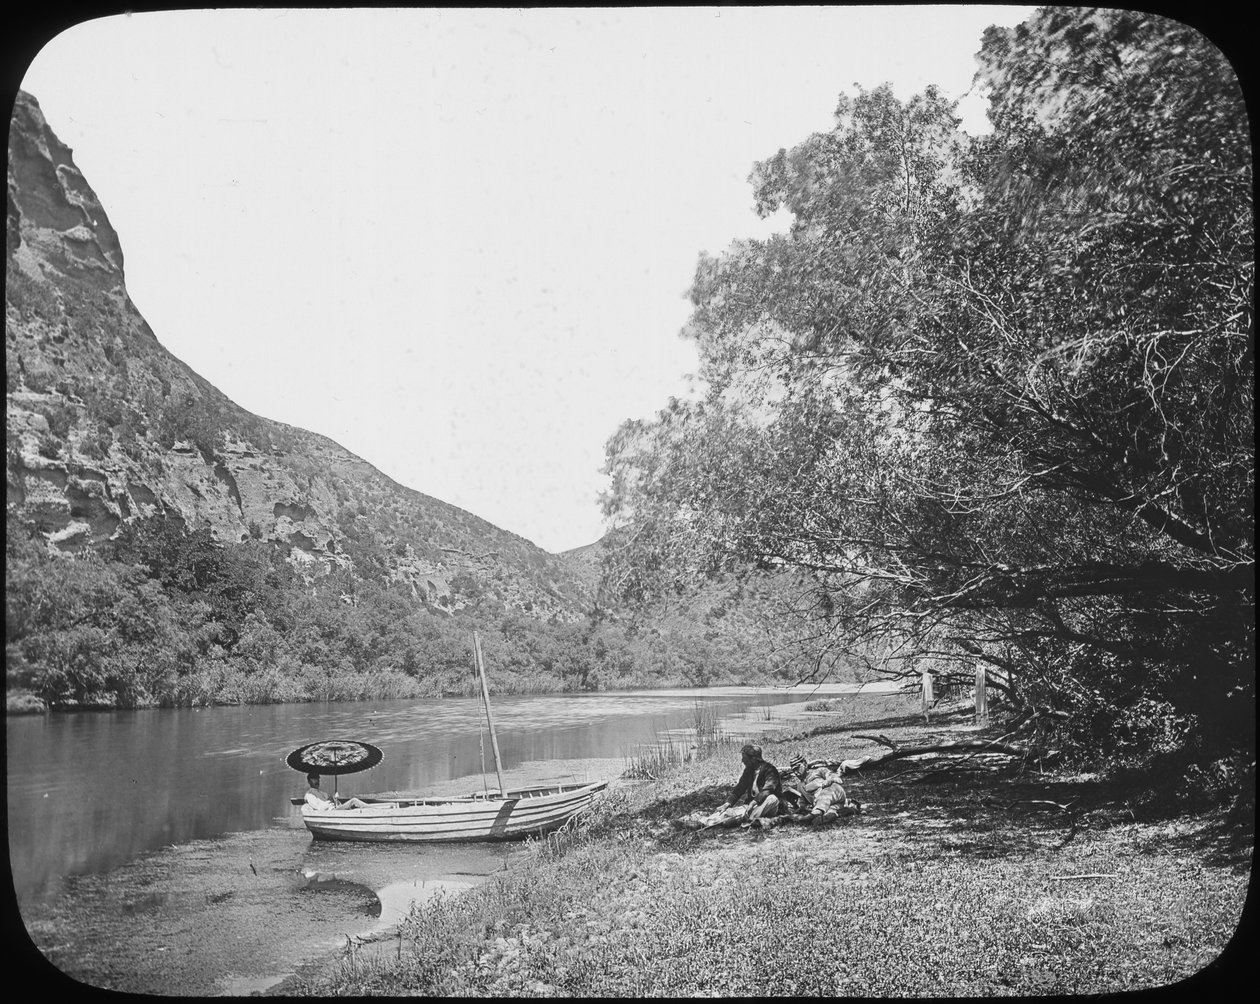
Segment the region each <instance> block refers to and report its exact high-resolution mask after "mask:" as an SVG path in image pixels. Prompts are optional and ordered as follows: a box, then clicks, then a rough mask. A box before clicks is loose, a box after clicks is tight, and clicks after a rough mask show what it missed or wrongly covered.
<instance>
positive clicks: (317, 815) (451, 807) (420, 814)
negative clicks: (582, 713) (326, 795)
mask: <svg viewBox="0 0 1260 1004" xmlns="http://www.w3.org/2000/svg"><path fill="white" fill-rule="evenodd" d="M607 786H608V782H607V781H596V782H593V783H591V784H561V785H555V786H552V787H541V788H526V789H521V790H519V791H508V792H505V793H504V794H502V795H500V794H499V793H498V792H492V793H490V794H486V795H483V794H476V795H467V796H464V797H459V798H417V799H396V800H390V801H386V800H384V799H374V798H365V799H362V801H364V802H367V803H368V804H367V805H366V806H365V807H363V808H361V809H332V808H328V809H316V808H313V807H311V806H309V805H306V804H305V802H304V801H303V800H302V799H294V800H293V801H294V802H297V803H299V804H301V805H302V821H303V822H304V823H306V828H307V829H308V830H310V831H311V833H312V834H314V836H315V839H317V840H368V841H423V842H429V843H440V842H452V841H465V840H470V841H471V840H519V839H520V838H522V837H528V836H533V835H534V834H538V833H547V832H549V831H551V830H554V829H557V828H558V827H561V826H563V825H564V824H565V823H566V822H568V821H569V820H570V819H571V818H573V816H575V815H577V814H578V813H579V812H581V811H582V810H583V809H585V808H587V807H588V806H589V805H590V804H591V802H593V801H594V800H595V797H596V795H598V794H599V792H601V791H603V790H604V789H605V788H606V787H607Z"/></svg>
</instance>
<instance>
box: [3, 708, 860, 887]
mask: <svg viewBox="0 0 1260 1004" xmlns="http://www.w3.org/2000/svg"><path fill="white" fill-rule="evenodd" d="M840 689H841V688H840V687H828V688H825V689H824V690H821V691H818V692H819V693H820V694H822V693H834V692H838V691H839V690H840ZM845 689H851V688H845ZM814 692H815V690H814V688H809V689H804V688H797V689H796V690H794V691H786V690H783V689H769V688H767V689H764V690H753V689H751V688H740V687H730V688H718V689H712V690H700V689H697V690H670V691H620V692H607V693H596V694H560V695H545V696H516V697H499V698H496V699H495V700H494V716H495V727H496V731H497V732H498V736H499V751H500V754H501V755H502V757H503V766H504V770H505V775H507V776H508V777H509V780H508V783H509V784H511V783H512V780H511V779H512V778H520V779H522V780H523V781H525V782H532V781H538V782H543V781H553V780H566V781H567V780H588V779H591V780H593V779H594V776H595V775H593V774H592V771H599V772H600V773H601V774H602V773H604V772H606V771H607V770H609V769H613V770H614V771H615V773H620V770H621V769H622V768H624V761H625V759H626V758H627V756H629V755H631V754H633V753H634V752H635V751H636V749H637V747H639V746H641V745H643V744H650V743H652V742H655V741H657V740H658V739H661V738H663V737H666V736H669V735H672V734H682V733H685V730H686V729H687V728H688V727H689V726H691V725H692V723H693V720H694V714H695V712H694V708H695V706H696V704H697V702H703V703H705V704H712V705H714V706H715V708H716V710H717V711H718V712H719V714H720V715H721V716H722V717H723V718H724V719H730V720H731V721H729V722H727V726H728V727H731V725H732V723H734V724H735V726H736V727H737V726H738V722H739V720H740V719H741V716H742V718H743V719H744V720H745V721H746V723H747V724H748V725H749V726H750V727H751V726H756V725H764V724H765V722H764V718H765V716H766V714H767V709H769V708H772V707H774V706H777V705H782V704H787V703H793V702H801V701H804V700H807V699H808V698H809V696H810V695H811V694H813V693H814ZM484 721H485V717H484V712H483V710H482V706H481V702H480V701H478V700H476V699H473V698H466V699H465V698H455V699H452V698H445V699H432V700H402V701H365V702H355V703H340V704H279V705H255V706H246V707H215V708H196V709H188V708H181V709H151V710H139V711H116V712H108V711H103V712H82V713H77V714H53V715H41V716H13V717H9V718H8V719H7V720H6V732H7V752H8V808H9V829H8V833H9V853H10V863H11V866H12V874H13V881H14V887H15V889H16V891H17V894H18V897H19V900H22V901H28V900H31V899H36V898H39V897H42V896H46V895H50V894H53V893H55V892H56V890H57V887H58V883H59V881H60V880H61V879H62V878H63V877H64V876H67V875H81V874H93V873H99V872H103V871H107V870H109V869H110V868H113V867H116V866H118V865H120V864H122V863H124V862H126V861H129V860H132V859H134V858H135V857H137V856H138V855H140V854H142V853H144V852H146V851H150V850H155V849H157V848H161V847H164V846H168V845H171V844H180V843H184V842H187V841H190V840H197V839H204V838H208V837H215V836H218V835H221V834H225V833H235V832H243V831H250V830H258V829H263V828H265V827H268V826H272V825H275V824H277V823H278V822H281V821H283V819H284V818H285V817H288V816H292V817H296V815H297V810H296V809H294V808H292V807H291V806H290V805H289V803H288V799H289V798H290V797H292V796H294V795H300V794H302V792H303V791H304V789H305V780H304V778H303V777H302V775H300V774H298V773H296V772H294V771H292V770H290V769H289V768H288V767H287V766H286V765H285V763H284V758H285V756H286V755H287V754H288V753H289V751H290V750H292V749H294V748H296V747H298V746H301V745H303V744H304V743H307V742H313V741H315V740H317V739H325V738H354V739H361V740H363V741H365V742H370V743H374V744H375V745H377V746H379V747H381V749H383V750H384V751H385V759H384V761H383V762H382V763H381V764H380V765H379V766H377V767H376V768H374V769H373V770H371V771H370V772H367V773H363V774H357V775H349V776H346V777H343V778H341V780H340V782H339V790H340V792H341V793H342V794H365V793H370V792H371V793H375V792H410V793H418V794H423V793H453V792H455V791H462V790H464V789H469V790H471V789H472V788H480V787H483V786H485V785H484V782H483V775H482V773H481V768H482V747H483V745H484V750H485V764H486V770H487V772H488V776H489V781H490V785H491V786H493V785H494V784H495V781H494V770H493V760H492V757H491V751H490V743H489V739H488V736H486V734H485V731H484ZM608 760H613V761H618V763H614V764H607V763H602V762H600V761H608ZM591 761H596V762H595V763H592V762H591ZM531 766H532V767H536V768H537V769H530V768H531ZM732 769H734V765H732ZM330 780H331V779H330ZM459 781H463V782H464V783H463V784H462V785H459V786H458V787H455V788H452V787H451V786H450V784H449V782H459Z"/></svg>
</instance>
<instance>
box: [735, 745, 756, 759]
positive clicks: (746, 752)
mask: <svg viewBox="0 0 1260 1004" xmlns="http://www.w3.org/2000/svg"><path fill="white" fill-rule="evenodd" d="M739 752H740V754H741V755H743V756H750V757H755V758H756V759H758V760H760V759H761V747H760V746H757V745H756V744H754V743H749V744H748V745H747V746H745V747H744V748H743V749H742V750H740V751H739Z"/></svg>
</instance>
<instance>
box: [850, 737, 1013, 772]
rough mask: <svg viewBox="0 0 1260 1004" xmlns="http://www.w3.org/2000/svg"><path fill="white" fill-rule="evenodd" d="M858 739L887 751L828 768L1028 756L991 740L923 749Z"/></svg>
mask: <svg viewBox="0 0 1260 1004" xmlns="http://www.w3.org/2000/svg"><path fill="white" fill-rule="evenodd" d="M855 738H858V739H869V740H871V741H872V742H877V743H879V744H880V745H883V746H887V747H889V752H887V753H881V754H877V755H873V756H868V757H861V758H859V759H857V760H843V761H837V762H835V763H833V764H830V765H829V766H831V767H832V769H833V770H838V769H839V768H841V767H843V768H844V771H845V773H849V772H851V771H857V770H863V769H868V768H871V767H878V766H880V765H882V764H885V763H890V762H891V761H893V760H902V759H905V758H906V757H912V756H924V755H926V754H947V755H949V754H955V753H967V754H976V753H997V754H1001V755H1003V756H1009V757H1016V758H1018V759H1021V760H1022V759H1025V758H1027V757H1028V756H1030V755H1031V753H1032V751H1031V750H1029V749H1026V748H1025V747H1023V746H1010V745H1008V744H1006V743H1002V742H998V741H996V740H993V739H960V740H957V741H955V742H948V743H932V744H930V745H927V746H904V747H903V746H898V745H897V744H896V743H894V742H892V741H891V740H890V739H887V738H886V737H884V736H856V737H855Z"/></svg>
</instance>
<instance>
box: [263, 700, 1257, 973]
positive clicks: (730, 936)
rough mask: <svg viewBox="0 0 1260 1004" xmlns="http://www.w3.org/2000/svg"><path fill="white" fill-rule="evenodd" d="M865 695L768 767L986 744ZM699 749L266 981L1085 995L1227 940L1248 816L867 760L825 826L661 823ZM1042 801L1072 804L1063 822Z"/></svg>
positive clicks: (770, 751)
mask: <svg viewBox="0 0 1260 1004" xmlns="http://www.w3.org/2000/svg"><path fill="white" fill-rule="evenodd" d="M878 700H879V701H880V702H881V703H887V702H893V703H896V702H898V701H899V702H900V713H899V714H898V713H897V711H898V709H895V708H891V706H890V707H885V708H883V709H882V712H881V715H880V716H879V717H878V718H877V719H876V718H872V717H870V716H869V712H870V711H872V709H873V706H872V704H871V703H870V702H869V701H864V702H861V703H860V704H859V703H858V702H853V704H852V706H851V707H850V708H849V709H847V713H846V709H843V708H839V709H835V710H833V711H832V712H830V713H829V715H828V717H827V718H820V717H819V716H817V715H809V714H808V713H806V716H805V717H801V718H799V719H798V720H797V721H796V722H795V723H793V724H791V725H789V726H788V728H789V730H790V731H787V732H784V731H783V730H782V729H781V730H780V733H779V734H778V735H777V736H770V737H767V738H766V740H765V742H764V745H765V749H766V756H767V758H768V759H770V760H771V761H772V762H776V761H777V762H780V763H786V762H787V760H788V759H789V757H790V755H791V753H792V752H794V751H800V752H802V753H803V754H805V755H806V756H808V757H824V758H830V759H845V758H852V757H857V756H861V755H864V754H867V753H869V752H870V751H871V750H872V748H873V747H872V744H871V743H870V742H869V741H867V740H862V739H858V738H857V734H858V733H866V732H868V731H870V730H877V731H878V732H880V733H881V734H883V735H884V736H886V737H887V738H889V739H891V740H892V741H894V742H906V743H909V742H923V741H928V740H931V739H938V740H939V739H957V738H962V737H964V736H976V735H985V734H987V733H985V732H984V731H983V730H977V729H976V727H975V726H973V725H972V724H970V722H969V720H968V718H967V717H966V716H965V715H961V714H960V715H955V716H954V717H952V718H948V719H945V720H941V719H937V720H935V721H933V722H932V723H931V724H923V723H922V721H921V719H918V718H917V716H915V715H913V714H912V713H910V712H911V710H912V708H913V705H912V704H910V703H909V702H906V701H905V699H904V698H893V697H888V698H881V699H878ZM890 712H892V714H891V716H890V714H889V713H890ZM781 724H782V723H781ZM716 746H717V748H716V749H715V750H713V751H712V752H711V753H709V754H707V755H705V754H702V755H700V756H698V757H696V758H695V759H693V760H691V761H688V762H684V763H681V764H678V765H675V766H672V767H671V768H670V769H669V770H668V771H667V772H665V773H663V774H661V775H658V778H657V779H656V780H651V781H646V782H642V783H638V784H635V785H624V786H622V787H620V788H619V789H618V790H616V791H614V792H612V793H611V794H610V795H609V797H608V798H606V799H605V800H604V801H603V803H602V804H601V805H600V806H599V808H598V809H597V810H596V811H594V812H592V813H591V814H590V815H589V816H588V817H587V818H586V819H584V820H583V822H582V824H581V825H580V826H578V827H576V828H574V829H572V830H571V831H565V832H563V833H561V834H557V835H554V836H552V837H551V838H549V839H548V840H545V841H538V842H535V843H534V844H532V845H530V846H528V847H527V848H525V849H524V850H523V852H522V853H521V855H519V856H518V857H516V858H514V859H513V861H512V863H511V866H510V867H509V868H508V869H507V870H505V871H504V872H503V873H501V874H496V875H494V876H492V877H491V878H490V879H489V880H488V881H487V882H485V883H484V884H482V885H479V886H477V887H475V888H473V889H471V890H469V891H467V892H465V893H463V894H461V895H459V896H439V897H437V898H435V899H432V900H429V901H428V902H426V903H423V904H420V905H417V906H416V907H415V908H414V909H413V911H412V912H411V914H410V915H409V916H408V918H407V919H406V920H405V921H404V922H403V923H402V924H401V925H400V927H399V929H398V933H399V937H398V938H397V939H396V940H394V941H393V942H392V943H391V946H390V950H389V951H387V952H381V951H376V952H373V951H370V950H366V949H358V950H354V951H350V952H348V953H346V954H345V955H344V956H343V957H342V958H341V959H340V960H338V961H337V962H336V963H335V964H332V965H329V966H326V967H324V969H323V971H308V972H306V973H304V974H303V975H302V976H300V977H298V978H296V979H291V980H289V981H287V982H286V983H284V984H282V985H280V986H278V987H276V988H273V989H272V990H271V991H269V992H271V993H283V994H294V995H327V994H334V993H335V994H351V995H357V994H391V995H393V994H413V995H437V994H460V995H473V996H480V995H494V996H521V995H547V996H575V997H579V996H591V997H599V996H636V995H637V996H689V995H706V996H708V995H722V996H743V995H749V996H760V995H762V994H764V993H766V992H777V993H793V994H798V995H844V996H867V995H869V996H889V995H908V996H940V995H946V996H958V995H975V996H990V995H993V994H1002V995H1005V994H1068V993H1104V992H1118V991H1122V990H1131V989H1139V988H1150V987H1159V986H1166V985H1169V984H1172V983H1176V982H1178V981H1180V980H1183V979H1185V978H1187V977H1189V976H1191V975H1193V974H1195V973H1196V972H1199V971H1200V970H1202V969H1204V967H1206V966H1208V965H1209V964H1210V963H1212V961H1213V960H1214V959H1215V958H1217V956H1218V955H1220V953H1221V952H1222V951H1223V950H1224V949H1225V947H1226V945H1227V944H1228V943H1229V942H1230V939H1231V938H1232V937H1233V935H1234V932H1235V930H1236V929H1237V928H1238V925H1239V922H1240V917H1241V916H1242V909H1243V903H1244V900H1245V899H1246V895H1247V888H1248V878H1249V869H1250V862H1251V854H1252V843H1253V824H1251V825H1249V826H1247V827H1244V828H1243V829H1239V828H1237V827H1229V826H1227V825H1226V824H1225V820H1224V818H1223V813H1221V812H1219V811H1210V812H1204V813H1199V814H1186V813H1179V812H1178V811H1177V806H1176V804H1175V802H1173V801H1172V800H1171V799H1169V798H1167V797H1163V798H1160V797H1158V796H1159V792H1158V791H1157V790H1154V789H1151V790H1140V789H1139V788H1134V787H1133V786H1132V784H1130V785H1129V786H1127V787H1125V788H1118V787H1117V786H1116V785H1115V784H1113V783H1109V782H1107V781H1105V780H1103V779H1100V778H1097V777H1093V776H1079V775H1078V776H1067V775H1060V776H1023V777H1011V778H1005V779H997V780H994V779H988V780H985V781H982V782H977V781H963V780H946V781H944V782H942V783H938V784H932V785H925V784H913V783H908V779H907V777H906V776H904V775H901V776H899V772H898V771H896V770H884V771H878V772H872V773H870V774H869V775H867V776H861V775H859V776H857V777H855V778H852V779H850V782H849V787H850V789H851V792H852V794H853V795H854V797H856V798H858V799H859V800H860V801H861V802H862V803H863V805H864V811H863V813H862V814H861V815H860V816H855V817H850V818H847V819H843V820H840V821H838V822H836V823H835V824H833V825H831V826H829V827H823V828H811V827H801V826H779V827H776V828H774V829H771V830H768V831H764V832H761V831H747V830H717V831H700V832H693V831H688V830H685V829H681V828H678V827H677V826H676V825H675V824H674V822H673V821H674V820H677V819H678V818H680V817H682V816H684V815H686V814H688V813H690V812H691V811H693V810H695V809H710V808H713V807H715V806H716V805H718V804H719V803H720V802H721V801H722V800H723V799H724V797H725V796H726V794H727V792H728V791H729V787H730V783H731V781H732V780H733V779H734V775H735V772H736V769H737V767H736V765H737V744H736V743H735V742H729V743H725V744H722V743H718V744H716ZM909 780H913V779H912V778H911V779H909ZM1045 802H1052V803H1055V804H1056V805H1064V804H1072V805H1073V808H1074V811H1075V820H1076V823H1077V825H1076V826H1072V827H1069V826H1068V823H1067V820H1066V818H1065V815H1064V814H1063V813H1062V812H1060V811H1054V810H1050V809H1049V807H1048V806H1046V805H1038V804H1036V803H1045Z"/></svg>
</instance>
